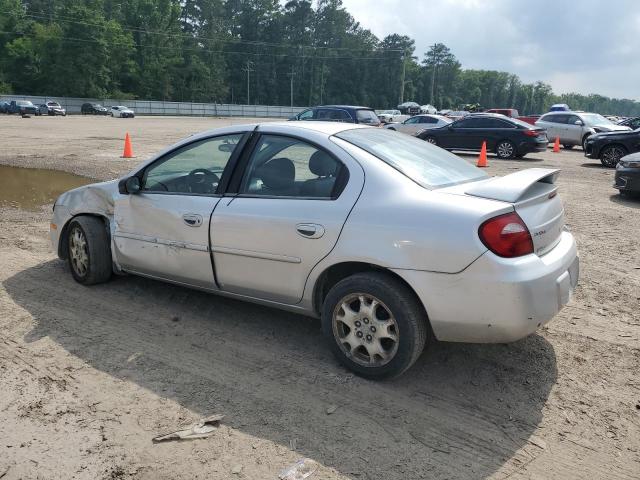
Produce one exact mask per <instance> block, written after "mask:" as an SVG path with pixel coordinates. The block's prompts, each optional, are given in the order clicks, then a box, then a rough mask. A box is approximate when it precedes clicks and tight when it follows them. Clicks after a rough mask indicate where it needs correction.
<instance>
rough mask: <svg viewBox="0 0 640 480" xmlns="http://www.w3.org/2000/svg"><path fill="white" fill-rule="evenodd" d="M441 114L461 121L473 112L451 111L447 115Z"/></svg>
mask: <svg viewBox="0 0 640 480" xmlns="http://www.w3.org/2000/svg"><path fill="white" fill-rule="evenodd" d="M440 114H441V115H444V116H445V117H448V118H450V119H452V120H460V119H461V118H464V117H466V116H468V115H471V112H468V111H466V110H449V111H448V112H446V113H442V112H440Z"/></svg>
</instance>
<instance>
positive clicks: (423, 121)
mask: <svg viewBox="0 0 640 480" xmlns="http://www.w3.org/2000/svg"><path fill="white" fill-rule="evenodd" d="M451 122H453V120H451V119H450V118H447V117H443V116H442V115H415V116H413V117H411V118H408V119H406V120H405V121H404V122H401V123H390V124H388V125H385V127H384V128H386V129H389V130H396V131H398V132H402V133H408V134H409V135H414V136H415V135H418V134H419V133H420V132H422V131H423V130H427V129H429V128H439V127H444V126H445V125H448V124H450V123H451Z"/></svg>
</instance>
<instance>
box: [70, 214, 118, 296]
mask: <svg viewBox="0 0 640 480" xmlns="http://www.w3.org/2000/svg"><path fill="white" fill-rule="evenodd" d="M76 231H78V232H79V233H80V234H81V235H83V236H84V239H85V241H86V247H85V248H84V249H83V251H84V253H85V255H86V268H85V269H84V270H83V269H82V268H80V266H79V265H78V262H77V255H75V256H74V253H73V251H72V249H73V248H80V247H79V246H76V247H74V241H75V239H76V237H75V234H76ZM66 238H67V260H68V262H69V268H70V269H71V274H72V275H73V278H74V279H75V281H76V282H78V283H81V284H83V285H94V284H96V283H103V282H106V281H107V280H109V279H110V278H111V274H112V272H113V270H112V262H111V246H110V244H109V236H108V235H107V229H106V227H105V224H104V222H103V221H102V220H101V219H99V218H97V217H91V216H84V215H80V216H78V217H75V218H74V219H73V220H71V223H70V224H69V229H68V233H67V235H66Z"/></svg>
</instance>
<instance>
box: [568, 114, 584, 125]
mask: <svg viewBox="0 0 640 480" xmlns="http://www.w3.org/2000/svg"><path fill="white" fill-rule="evenodd" d="M578 120H580V117H578V116H577V115H569V118H568V119H567V123H568V124H569V125H574V126H575V124H576V122H577V121H578ZM580 121H581V122H582V120H580ZM583 123H584V122H583Z"/></svg>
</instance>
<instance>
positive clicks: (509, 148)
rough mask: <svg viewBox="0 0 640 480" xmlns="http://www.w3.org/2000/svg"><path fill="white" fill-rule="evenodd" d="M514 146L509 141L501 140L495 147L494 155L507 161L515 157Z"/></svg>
mask: <svg viewBox="0 0 640 480" xmlns="http://www.w3.org/2000/svg"><path fill="white" fill-rule="evenodd" d="M516 153H517V152H516V146H515V145H514V144H513V143H512V142H510V141H509V140H502V141H501V142H500V143H498V145H496V155H497V156H498V158H502V159H509V158H513V157H515V156H516Z"/></svg>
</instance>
